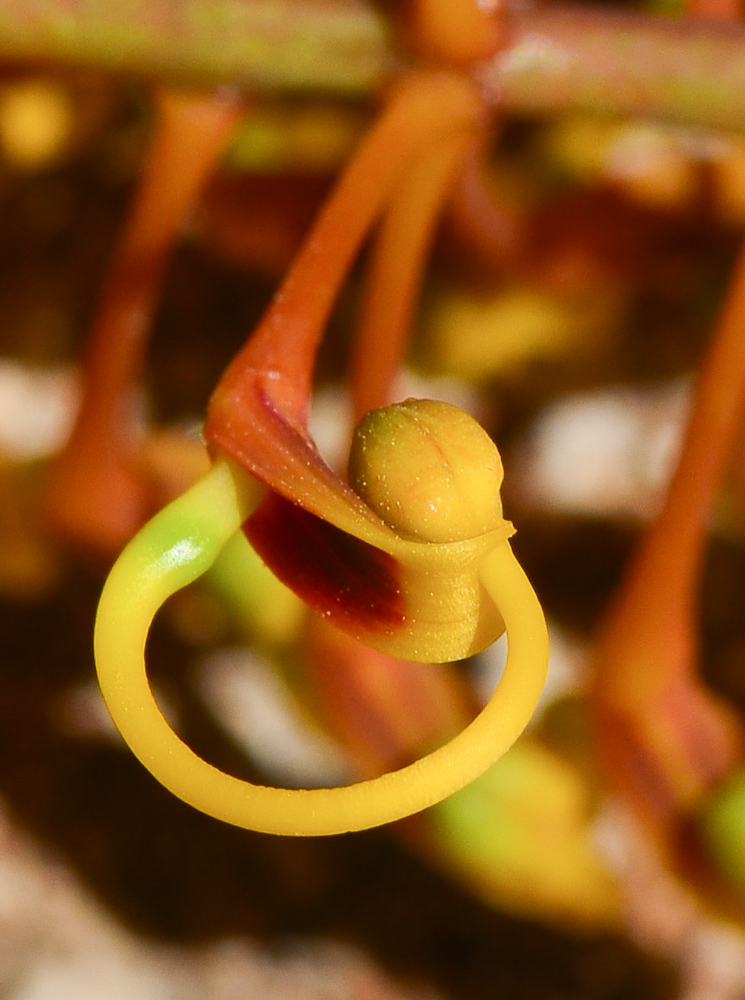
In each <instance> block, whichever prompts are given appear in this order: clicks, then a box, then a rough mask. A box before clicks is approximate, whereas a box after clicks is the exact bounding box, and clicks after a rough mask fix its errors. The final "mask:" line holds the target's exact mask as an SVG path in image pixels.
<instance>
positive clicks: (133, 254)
mask: <svg viewBox="0 0 745 1000" xmlns="http://www.w3.org/2000/svg"><path fill="white" fill-rule="evenodd" d="M244 111H245V104H244V102H243V101H242V100H240V99H238V97H237V96H236V95H235V94H233V93H230V94H228V93H220V94H212V95H203V94H191V93H183V92H179V91H176V90H160V91H158V92H157V94H156V100H155V127H154V135H153V139H152V143H151V147H150V150H149V152H148V158H147V162H146V164H145V171H144V174H143V177H142V180H141V182H140V186H139V189H138V191H137V193H136V196H135V199H134V203H133V205H132V209H131V212H130V215H129V219H128V222H127V226H126V228H125V230H124V232H123V234H122V237H121V240H120V242H119V246H118V247H117V249H116V252H115V256H114V260H113V262H112V265H111V268H110V270H109V274H108V279H107V283H106V287H105V288H104V291H103V295H102V297H101V302H100V304H99V307H98V311H97V314H96V316H95V319H94V322H93V328H92V330H91V334H90V338H89V342H88V346H87V353H86V357H85V361H84V372H83V374H84V387H83V388H84V393H83V400H82V404H81V408H80V412H79V413H78V417H77V421H76V424H75V427H74V429H73V433H72V436H71V438H70V441H69V442H68V444H67V446H66V447H65V450H64V451H63V452H62V454H61V455H60V456H59V458H58V459H57V462H56V464H55V466H54V467H53V469H52V472H51V475H50V479H49V482H48V484H47V492H46V507H47V511H48V518H49V520H50V521H51V522H52V524H53V525H54V527H55V529H56V530H57V531H58V532H59V533H60V534H62V535H64V536H65V537H66V538H68V539H72V540H74V541H76V542H78V543H82V544H84V545H85V546H86V547H88V548H90V549H92V550H94V551H96V550H97V551H104V552H111V551H117V550H118V549H120V548H121V546H122V545H123V544H124V543H125V542H126V541H127V540H128V539H129V538H131V537H132V535H133V533H134V532H135V531H136V530H137V529H138V528H139V527H141V525H142V523H143V522H144V521H145V519H146V518H147V517H148V516H149V514H150V513H151V512H152V510H153V509H154V508H155V507H156V506H157V501H156V499H155V498H154V497H153V496H152V495H151V493H153V492H155V491H154V490H151V489H149V484H148V483H147V481H146V479H147V477H146V475H145V472H144V469H143V463H142V461H141V445H142V441H141V434H140V432H139V427H138V421H137V417H136V406H135V401H134V398H133V397H134V396H135V394H136V390H137V386H138V384H139V382H140V380H141V376H142V367H143V360H144V356H145V353H146V348H147V340H148V335H149V333H150V327H151V324H152V319H153V314H154V312H155V309H156V306H157V303H158V298H159V295H160V292H161V289H162V284H163V277H164V274H165V270H166V267H167V265H168V261H169V259H170V255H171V252H172V250H173V248H174V245H175V244H176V242H177V240H178V238H179V236H180V233H181V230H182V228H183V226H184V224H185V220H186V219H187V218H188V215H189V212H190V210H191V209H192V208H193V205H194V202H195V201H196V199H197V197H198V195H199V192H200V191H201V188H202V186H203V185H204V182H205V181H206V179H207V177H208V175H209V173H210V171H211V170H212V169H213V167H214V164H215V161H216V159H217V157H218V156H219V155H220V153H221V151H222V149H223V147H224V145H225V142H226V140H227V137H228V135H229V134H230V132H231V131H232V130H233V128H234V127H235V125H236V123H237V122H238V120H239V119H240V117H241V116H242V114H243V113H244Z"/></svg>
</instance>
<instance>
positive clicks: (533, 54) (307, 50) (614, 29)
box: [0, 0, 745, 131]
mask: <svg viewBox="0 0 745 1000" xmlns="http://www.w3.org/2000/svg"><path fill="white" fill-rule="evenodd" d="M508 16H509V22H510V29H509V31H508V41H507V45H506V47H505V48H504V49H503V50H502V51H501V52H500V53H499V55H498V56H497V57H496V58H494V59H493V60H491V61H489V62H487V63H484V64H481V65H479V66H477V67H476V68H475V70H474V72H475V74H476V76H477V77H478V79H479V81H480V83H481V85H482V86H483V87H484V88H485V89H486V90H487V92H488V93H490V94H492V95H493V98H494V100H495V101H500V102H501V103H502V104H503V105H504V107H505V108H506V109H507V110H508V111H511V112H515V113H518V114H529V115H533V114H538V115H544V114H555V113H557V112H562V111H564V112H567V111H578V110H585V111H596V112H599V113H607V114H616V115H626V116H642V117H648V118H658V119H663V120H668V121H673V122H679V123H681V124H690V125H699V126H704V127H710V128H722V129H727V130H732V131H743V130H745V23H738V22H734V23H733V22H728V23H722V22H717V21H714V20H711V21H708V20H704V19H701V18H694V17H681V18H673V17H657V16H654V15H650V14H644V13H641V12H639V11H632V10H628V9H623V10H621V9H613V8H609V7H605V6H604V7H600V6H597V7H593V6H581V7H577V6H572V5H569V4H564V3H552V4H550V5H547V6H545V7H543V6H535V7H521V8H520V9H516V10H514V11H512V12H511V13H510V14H509V15H508ZM392 39H393V32H392V31H391V30H389V27H388V25H387V24H386V22H385V20H384V18H383V17H382V16H381V15H380V14H379V12H378V11H377V10H375V9H374V8H373V7H372V6H371V5H369V4H367V3H366V2H365V0H148V2H147V3H144V2H143V0H117V2H116V3H101V2H100V0H0V60H5V61H7V62H10V63H13V64H16V65H17V64H18V63H19V62H20V63H22V64H24V63H32V64H42V65H62V66H75V67H89V68H92V69H96V70H101V71H104V72H108V73H120V74H124V75H128V76H141V77H146V78H154V79H159V80H165V81H169V82H176V83H179V84H181V85H190V86H194V87H205V86H207V87H212V86H217V85H232V86H237V87H240V88H245V89H250V90H254V91H269V92H284V93H286V92H293V91H294V92H299V91H303V92H314V91H315V92H325V93H332V94H338V95H340V96H345V95H354V94H358V95H359V94H365V93H367V92H369V91H371V90H372V89H373V88H375V87H376V86H378V85H379V84H380V83H382V82H383V81H385V80H386V79H387V78H388V77H389V76H390V75H391V74H392V73H393V72H395V71H396V69H397V68H399V69H400V68H401V67H402V65H404V60H403V57H402V53H401V52H400V51H397V50H396V49H395V46H394V43H393V41H392Z"/></svg>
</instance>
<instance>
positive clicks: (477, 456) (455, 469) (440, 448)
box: [349, 399, 503, 542]
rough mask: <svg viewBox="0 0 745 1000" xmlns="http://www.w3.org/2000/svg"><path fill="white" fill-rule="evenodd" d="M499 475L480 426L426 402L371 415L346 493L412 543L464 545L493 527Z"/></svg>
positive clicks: (353, 453) (359, 436)
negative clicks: (353, 493) (351, 491)
mask: <svg viewBox="0 0 745 1000" xmlns="http://www.w3.org/2000/svg"><path fill="white" fill-rule="evenodd" d="M502 475H503V472H502V462H501V459H500V457H499V452H498V451H497V448H496V445H495V444H494V442H493V441H492V440H491V438H490V437H489V435H488V434H487V433H486V431H485V430H484V429H483V428H482V427H481V426H480V424H478V423H477V421H476V420H474V419H473V417H471V416H470V415H469V414H468V413H466V412H465V411H463V410H460V409H459V408H458V407H457V406H452V405H451V404H450V403H443V402H439V401H436V400H432V399H407V400H406V401H405V402H403V403H396V404H394V405H393V406H385V407H383V408H382V409H379V410H371V411H370V412H369V413H367V414H366V415H365V417H363V419H362V421H361V422H360V424H359V425H358V427H357V429H356V431H355V434H354V439H353V441H352V447H351V450H350V455H349V482H350V485H351V486H352V488H353V489H354V490H355V491H356V492H357V493H358V494H359V496H361V497H362V499H363V500H364V501H365V503H366V504H367V505H368V506H369V507H370V508H372V510H374V511H375V513H376V514H378V516H379V517H381V518H382V519H383V521H385V522H386V524H388V525H389V526H390V527H391V528H393V529H394V530H395V531H396V532H398V533H399V534H402V535H405V536H408V537H410V538H415V539H416V540H418V541H426V542H457V541H464V540H465V539H468V538H476V537H478V536H480V535H483V534H485V533H486V532H488V531H492V530H493V529H495V528H497V527H499V526H500V525H501V524H502V523H503V520H502V502H501V498H500V495H499V488H500V486H501V485H502Z"/></svg>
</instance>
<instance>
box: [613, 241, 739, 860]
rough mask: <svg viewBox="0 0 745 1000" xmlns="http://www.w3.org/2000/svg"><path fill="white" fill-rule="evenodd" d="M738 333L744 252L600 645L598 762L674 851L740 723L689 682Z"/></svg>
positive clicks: (729, 433) (735, 743)
mask: <svg viewBox="0 0 745 1000" xmlns="http://www.w3.org/2000/svg"><path fill="white" fill-rule="evenodd" d="M743 331H745V250H741V251H740V259H739V261H738V263H737V265H736V268H735V272H734V275H733V278H732V283H731V287H730V291H729V294H728V297H727V300H726V302H725V305H724V308H723V310H722V314H721V317H720V319H719V322H718V325H717V327H716V329H715V330H714V333H713V336H712V340H711V344H710V346H709V349H708V351H707V354H706V356H705V358H704V361H703V364H702V368H701V371H700V373H699V376H698V384H697V388H696V393H695V399H694V404H693V410H692V413H691V418H690V421H689V425H688V428H687V432H686V437H685V440H684V444H683V450H682V454H681V457H680V460H679V463H678V467H677V469H676V471H675V474H674V476H673V480H672V482H671V485H670V489H669V492H668V495H667V498H666V500H665V503H664V506H663V509H662V511H661V513H660V515H659V516H658V518H657V520H656V521H655V522H654V524H653V525H652V526H651V528H650V529H649V531H648V532H647V535H646V536H645V538H644V539H643V541H642V544H641V546H640V548H639V551H638V552H637V553H636V554H635V557H634V558H633V560H632V563H631V566H630V568H629V571H628V573H627V576H626V579H625V580H624V582H623V585H622V586H621V588H620V590H619V593H618V595H617V597H616V599H615V601H614V603H613V605H612V607H611V609H610V611H609V613H608V615H607V617H606V620H605V622H604V624H603V627H602V629H601V633H600V636H599V648H598V666H599V673H598V680H597V685H596V691H595V710H596V714H597V721H598V724H599V725H598V738H599V742H600V745H601V748H602V749H603V750H604V752H605V756H606V763H607V765H608V768H609V771H610V773H611V775H612V776H613V777H614V778H615V780H616V783H617V785H618V787H619V789H620V790H621V793H622V794H623V795H624V797H625V798H626V799H627V800H628V801H629V802H630V803H631V804H632V806H633V807H634V808H635V809H636V811H637V812H638V813H639V815H640V816H641V817H642V818H643V819H644V820H645V821H646V823H647V826H648V827H649V828H650V829H652V830H653V831H654V832H656V834H657V836H658V837H660V838H661V841H662V843H663V846H664V848H665V850H667V851H672V852H674V851H675V850H676V846H677V845H676V843H675V838H676V833H675V830H676V823H677V822H678V820H679V819H680V818H681V816H685V815H690V814H692V813H694V812H697V811H699V810H701V809H704V810H705V809H706V808H707V806H706V802H707V797H708V796H709V795H710V793H711V791H712V789H713V788H714V787H715V786H716V785H717V784H718V783H719V782H720V781H721V780H722V779H723V778H725V776H727V775H728V774H729V773H730V772H731V770H732V769H733V768H735V767H736V766H737V765H738V764H739V762H740V761H741V760H742V753H743V732H742V726H741V723H740V722H739V721H738V720H737V718H736V715H735V713H734V712H733V710H732V709H730V708H729V706H728V705H727V704H726V703H725V702H723V701H722V700H721V699H719V698H718V697H716V696H715V695H714V694H713V693H711V692H709V691H707V690H706V689H705V688H704V686H703V684H702V683H701V681H700V679H699V677H698V674H697V649H696V644H697V631H698V630H697V624H696V613H695V606H696V585H697V580H698V579H699V577H700V572H701V568H702V563H703V557H704V552H705V544H706V535H707V527H708V515H709V511H710V508H711V504H712V499H713V496H714V494H715V491H716V488H717V486H718V484H719V482H720V481H721V479H722V476H723V474H724V471H725V468H726V463H727V460H728V459H729V458H730V456H731V453H732V449H733V446H734V444H735V442H736V439H737V435H738V433H739V432H740V429H741V427H742V423H743V414H744V405H745V350H744V349H743V347H744V346H745V345H744V344H743ZM740 855H741V846H740ZM738 863H739V861H738Z"/></svg>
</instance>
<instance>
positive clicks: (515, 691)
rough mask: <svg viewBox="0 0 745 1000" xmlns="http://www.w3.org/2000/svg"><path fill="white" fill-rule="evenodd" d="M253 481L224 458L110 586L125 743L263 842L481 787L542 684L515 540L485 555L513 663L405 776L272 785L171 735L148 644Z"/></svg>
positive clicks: (101, 640) (541, 633)
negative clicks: (239, 774) (264, 836)
mask: <svg viewBox="0 0 745 1000" xmlns="http://www.w3.org/2000/svg"><path fill="white" fill-rule="evenodd" d="M242 481H245V472H243V471H242V470H234V469H233V468H232V467H231V465H230V464H229V463H228V462H227V461H226V460H224V459H219V460H218V461H217V462H216V463H215V464H214V466H213V467H212V469H211V470H210V472H209V473H208V474H207V475H206V476H205V477H204V478H203V479H202V480H200V481H199V482H198V483H197V484H196V485H195V486H193V487H192V488H191V490H189V491H188V492H187V493H185V494H184V495H183V496H182V497H180V498H179V499H178V500H176V501H175V502H174V503H172V504H171V505H170V506H169V507H167V508H165V510H163V511H161V513H160V514H158V515H157V516H156V517H155V518H153V520H152V521H150V523H149V524H148V525H146V526H145V528H143V530H142V531H141V532H140V533H139V534H138V535H137V536H136V537H135V538H134V539H133V540H132V541H131V542H130V544H129V545H128V546H127V548H126V549H125V550H124V552H123V553H122V555H121V556H120V558H119V560H118V561H117V563H116V565H115V566H114V568H113V570H112V571H111V574H110V576H109V579H108V581H107V583H106V586H105V588H104V591H103V594H102V596H101V602H100V605H99V611H98V618H97V622H96V634H95V652H96V662H97V669H98V675H99V681H100V685H101V689H102V691H103V695H104V698H105V701H106V704H107V706H108V708H109V711H110V713H111V715H112V718H113V719H114V722H115V723H116V725H117V727H118V728H119V730H120V732H121V733H122V736H123V737H124V739H125V740H126V741H127V743H128V744H129V745H130V747H131V749H132V750H133V752H134V753H135V754H136V756H137V757H139V759H140V760H141V762H142V763H143V764H144V765H145V767H147V768H148V770H150V771H151V772H152V774H153V775H154V776H155V777H156V778H157V779H158V780H159V781H160V782H161V783H162V784H163V785H165V786H166V788H168V789H170V791H172V792H173V793H174V794H175V795H177V796H179V798H181V799H183V800H184V801H185V802H188V803H190V804H191V805H192V806H194V807H195V808H197V809H200V810H201V811H202V812H205V813H207V814H209V815H211V816H214V817H216V818H218V819H221V820H223V821H225V822H227V823H232V824H234V825H236V826H241V827H245V828H246V829H251V830H256V831H260V832H264V833H275V834H284V835H291V836H318V835H327V834H336V833H344V832H348V831H353V830H364V829H367V828H369V827H373V826H378V825H381V824H383V823H389V822H392V821H394V820H397V819H402V818H403V817H405V816H409V815H411V814H412V813H415V812H418V811H419V810H421V809H425V808H427V807H428V806H432V805H434V804H436V803H437V802H440V801H441V800H442V799H444V798H446V797H447V796H448V795H451V794H452V793H453V792H456V791H457V790H458V789H460V788H462V787H464V786H465V785H467V784H468V783H469V782H471V781H473V780H474V779H475V778H477V777H479V775H481V774H483V772H484V771H485V770H486V769H487V768H488V767H489V766H490V765H491V764H493V763H494V761H495V760H497V758H498V757H500V756H501V755H502V754H503V753H504V752H505V751H506V750H507V749H508V748H509V747H510V746H511V745H512V743H513V742H514V741H515V740H516V739H517V737H518V736H519V735H520V733H521V732H522V730H523V729H524V727H525V725H526V724H527V722H528V720H529V719H530V716H531V714H532V712H533V709H534V708H535V704H536V701H537V700H538V696H539V695H540V692H541V688H542V686H543V681H544V678H545V672H546V664H547V659H548V639H547V633H546V626H545V621H544V617H543V612H542V610H541V607H540V604H539V603H538V600H537V598H536V596H535V594H534V592H533V589H532V587H531V585H530V583H529V582H528V580H527V578H526V576H525V574H524V572H523V570H522V568H521V567H520V565H519V563H518V562H517V560H516V559H515V557H514V555H513V553H512V549H511V548H510V545H509V543H508V542H507V541H500V542H499V544H497V545H496V546H495V548H494V549H493V550H492V551H491V552H489V553H488V554H486V555H485V556H484V558H483V561H482V563H481V567H480V578H481V582H482V584H483V587H484V590H485V591H486V593H487V594H488V595H489V597H490V599H491V600H492V601H493V602H494V604H495V605H496V606H497V608H498V610H499V612H500V614H501V616H502V618H503V620H504V623H505V626H506V631H507V641H508V655H507V664H506V667H505V670H504V674H503V676H502V679H501V681H500V683H499V685H498V687H497V689H496V691H495V693H494V695H493V696H492V698H491V701H490V702H489V703H488V704H487V706H486V707H485V708H484V709H483V710H482V712H481V713H480V714H479V715H478V716H477V717H476V719H474V721H473V722H472V723H471V724H470V725H469V726H467V727H466V729H464V730H463V732H461V733H460V734H459V735H458V736H456V737H455V738H454V739H453V740H451V741H450V742H449V743H447V744H446V745H445V746H443V747H440V748H439V749H438V750H436V751H434V752H433V753H431V754H429V755H428V756H426V757H424V758H422V759H421V760H419V761H417V762H416V763H414V764H411V765H409V766H407V767H404V768H402V769H401V770H398V771H394V772H391V773H390V774H385V775H383V776H382V777H379V778H375V779H372V780H369V781H363V782H359V783H358V784H353V785H349V786H345V787H339V788H322V789H311V790H295V789H292V790H290V789H279V788H267V787H264V786H259V785H253V784H251V783H249V782H246V781H243V780H240V779H238V778H235V777H232V776H230V775H228V774H225V773H223V772H222V771H220V770H218V769H217V768H215V767H213V766H212V765H211V764H208V763H207V762H206V761H204V760H203V759H202V758H200V757H199V756H197V754H195V753H194V752H193V751H192V750H191V749H190V748H189V747H188V746H187V745H186V744H185V743H184V742H183V741H182V740H181V739H180V738H179V737H178V736H177V735H176V733H175V732H174V731H173V730H172V729H171V727H170V725H169V724H168V722H167V721H166V720H165V718H164V717H163V714H162V713H161V711H160V709H159V708H158V705H157V703H156V701H155V699H154V697H153V694H152V691H151V689H150V686H149V683H148V679H147V673H146V665H145V643H146V640H147V635H148V631H149V628H150V624H151V622H152V619H153V617H154V615H155V614H156V613H157V611H158V609H159V608H160V607H161V605H162V604H163V603H164V601H165V600H166V599H167V598H168V597H169V596H170V595H171V594H173V593H175V592H176V591H177V590H180V589H181V588H183V587H185V586H186V585H187V584H188V583H191V582H192V581H193V580H195V579H197V578H198V577H199V576H200V575H201V574H202V573H204V572H205V570H206V569H208V568H209V566H210V565H211V564H212V563H213V562H214V560H215V559H216V558H217V556H218V555H219V553H220V551H221V549H222V548H223V546H224V545H225V544H226V542H227V541H228V539H229V538H230V537H231V536H232V535H233V534H234V533H235V532H236V531H238V530H240V527H241V524H242V523H243V522H244V521H245V519H246V518H247V517H248V516H249V515H250V514H251V512H252V510H253V508H254V506H255V500H254V499H252V498H250V497H249V496H248V493H247V491H245V490H244V488H243V487H242V485H241V484H242Z"/></svg>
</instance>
